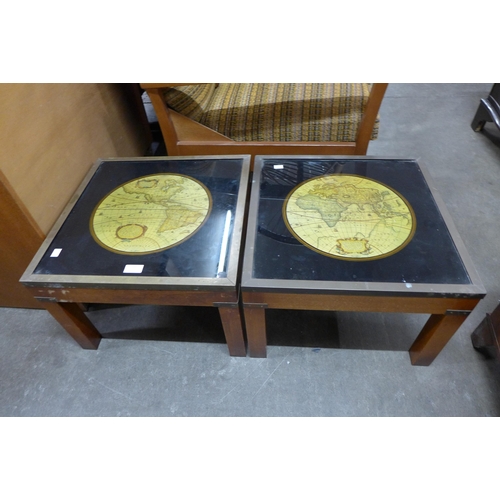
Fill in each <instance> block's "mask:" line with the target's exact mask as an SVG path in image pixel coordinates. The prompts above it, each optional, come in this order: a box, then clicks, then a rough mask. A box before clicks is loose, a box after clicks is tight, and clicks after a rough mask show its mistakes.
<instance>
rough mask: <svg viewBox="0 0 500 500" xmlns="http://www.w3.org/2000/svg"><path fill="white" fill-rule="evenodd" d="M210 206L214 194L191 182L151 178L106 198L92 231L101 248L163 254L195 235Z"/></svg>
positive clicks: (129, 184) (171, 177) (92, 222)
mask: <svg viewBox="0 0 500 500" xmlns="http://www.w3.org/2000/svg"><path fill="white" fill-rule="evenodd" d="M211 206H212V198H211V196H210V192H209V191H208V189H207V188H206V187H205V186H204V185H203V184H201V183H200V182H198V181H197V180H195V179H193V178H192V177H188V176H186V175H181V174H158V175H148V176H145V177H139V178H136V179H133V180H131V181H129V182H127V183H126V184H123V185H121V186H119V187H117V188H116V189H114V190H113V191H111V192H110V193H109V194H108V195H107V196H105V197H104V198H103V199H102V200H101V201H100V203H99V204H98V205H97V206H96V208H95V210H94V212H93V214H92V217H91V220H90V230H91V233H92V236H93V237H94V239H95V240H96V241H97V243H99V245H101V246H103V247H104V248H106V249H108V250H111V251H112V252H116V253H121V254H147V253H153V252H159V251H162V250H165V249H167V248H170V247H172V246H174V245H178V244H179V243H182V242H183V241H185V240H186V239H187V238H189V237H190V236H192V235H193V234H194V233H195V232H196V231H197V230H198V229H199V228H200V227H201V226H202V225H203V223H204V222H205V221H206V219H207V218H208V215H209V213H210V210H211Z"/></svg>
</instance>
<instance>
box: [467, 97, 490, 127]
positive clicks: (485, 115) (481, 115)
mask: <svg viewBox="0 0 500 500" xmlns="http://www.w3.org/2000/svg"><path fill="white" fill-rule="evenodd" d="M490 121H491V116H490V113H489V111H488V107H487V105H486V102H485V100H484V99H481V102H480V104H479V107H478V108H477V111H476V115H475V116H474V119H473V120H472V123H471V127H472V129H473V130H474V132H480V131H481V130H483V127H484V124H485V123H486V122H490Z"/></svg>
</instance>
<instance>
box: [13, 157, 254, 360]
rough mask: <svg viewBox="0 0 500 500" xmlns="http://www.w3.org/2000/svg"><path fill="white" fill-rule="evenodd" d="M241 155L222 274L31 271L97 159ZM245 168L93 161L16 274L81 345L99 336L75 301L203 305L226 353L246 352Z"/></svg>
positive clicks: (246, 164)
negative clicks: (217, 163)
mask: <svg viewBox="0 0 500 500" xmlns="http://www.w3.org/2000/svg"><path fill="white" fill-rule="evenodd" d="M224 158H225V159H229V158H241V159H243V168H242V172H241V179H240V187H239V192H238V200H237V204H236V209H235V216H234V225H233V234H232V238H231V243H230V246H229V261H228V264H227V266H228V267H227V273H226V276H220V277H214V278H195V277H189V278H180V277H141V276H130V275H129V276H90V275H85V276H81V275H45V274H36V273H35V269H36V267H37V265H38V263H39V262H40V260H41V259H42V257H43V256H44V254H45V252H46V251H47V249H48V247H49V246H50V245H51V243H52V241H53V240H54V238H55V237H56V236H57V233H58V231H59V229H60V228H61V226H62V225H63V224H64V222H65V220H66V218H67V216H68V215H69V213H70V212H71V210H72V208H73V207H74V205H75V204H76V203H77V201H78V199H79V196H80V195H81V194H82V193H83V191H84V189H85V187H86V186H87V184H88V183H89V182H90V180H91V179H92V176H93V175H94V173H95V171H96V170H97V168H98V167H99V165H100V164H101V163H102V161H108V162H109V161H121V162H123V161H152V160H154V161H161V160H162V159H164V160H189V159H194V160H196V159H224ZM249 171H250V156H249V155H233V156H229V155H227V156H189V157H172V156H169V157H165V158H161V157H154V158H153V159H152V158H148V157H145V158H110V159H106V160H98V161H97V162H96V163H95V165H94V167H93V168H92V169H91V171H90V172H89V173H88V175H87V176H86V177H85V179H84V180H83V182H82V183H81V185H80V187H79V188H78V190H77V191H76V193H75V195H74V196H73V197H72V200H71V202H70V203H69V204H68V206H67V207H66V208H65V210H64V211H63V213H62V214H61V216H60V217H59V219H58V221H57V222H56V224H55V225H54V227H53V228H52V230H51V231H50V232H49V234H48V235H47V238H46V240H45V241H44V243H43V244H42V246H41V247H40V249H39V251H38V252H37V254H36V255H35V257H34V258H33V260H32V262H31V264H30V265H29V266H28V268H27V269H26V271H25V273H24V274H23V276H22V278H21V280H20V281H21V283H23V284H24V285H25V286H26V287H28V290H29V291H31V293H32V295H33V296H34V297H35V298H36V299H37V300H39V301H40V302H41V304H42V305H43V306H44V307H45V309H46V310H47V311H48V312H49V313H50V314H51V315H52V316H53V317H54V318H55V319H56V320H57V321H58V322H59V324H60V325H61V326H62V327H63V328H64V329H65V330H66V331H67V332H68V333H69V334H70V335H71V336H72V337H73V339H74V340H75V341H76V342H77V343H78V344H79V345H80V346H81V347H82V348H84V349H97V348H98V346H99V343H100V341H101V338H102V337H101V334H100V333H99V332H98V331H97V329H96V328H95V326H94V325H93V324H92V322H91V321H90V320H89V318H88V317H87V315H86V314H85V312H84V308H83V307H82V306H81V304H134V305H142V304H144V305H160V306H209V307H217V308H218V310H219V314H220V318H221V321H222V326H223V329H224V334H225V337H226V341H227V346H228V350H229V354H230V355H231V356H246V347H245V339H244V333H243V320H242V317H241V313H240V304H239V281H238V280H239V275H238V271H239V262H240V246H241V238H242V234H243V226H244V213H245V206H246V195H247V190H248V177H249Z"/></svg>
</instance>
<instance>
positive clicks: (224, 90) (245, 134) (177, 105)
mask: <svg viewBox="0 0 500 500" xmlns="http://www.w3.org/2000/svg"><path fill="white" fill-rule="evenodd" d="M370 89H371V85H370V84H368V83H269V84H267V83H222V84H219V85H218V86H216V85H214V84H200V85H189V86H184V87H175V88H171V89H168V90H167V91H166V93H165V98H166V102H167V105H168V106H169V107H171V108H172V109H174V110H175V111H177V112H179V113H182V114H184V115H186V116H188V117H189V118H191V119H193V120H195V121H197V122H200V123H202V124H203V125H206V126H207V127H209V128H211V129H213V130H216V131H217V132H219V133H221V134H223V135H225V136H227V137H229V138H230V139H233V140H235V141H273V142H276V141H279V142H290V141H321V142H330V141H331V142H354V141H355V140H356V134H357V130H358V126H359V124H360V121H361V118H362V115H363V111H364V108H365V106H366V103H367V100H368V97H369V94H370ZM377 134H378V119H377V121H376V124H375V127H374V130H373V134H372V139H376V137H377Z"/></svg>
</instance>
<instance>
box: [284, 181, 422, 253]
mask: <svg viewBox="0 0 500 500" xmlns="http://www.w3.org/2000/svg"><path fill="white" fill-rule="evenodd" d="M283 218H284V221H285V224H286V226H287V227H288V229H289V231H290V232H291V233H292V235H293V236H294V237H295V238H296V239H298V240H299V241H300V242H301V243H303V244H304V245H306V246H307V247H309V248H311V249H312V250H314V251H316V252H319V253H321V254H323V255H326V256H328V257H332V258H338V259H344V260H374V259H380V258H383V257H387V256H389V255H392V254H394V253H396V252H398V251H400V250H401V249H402V248H404V247H405V246H406V245H407V244H408V243H409V242H410V241H411V239H412V237H413V235H414V233H415V229H416V219H415V214H414V212H413V209H412V208H411V206H410V204H409V203H408V202H407V201H406V200H405V199H404V198H403V196H402V195H400V194H399V193H397V192H396V191H395V190H393V189H392V188H390V187H389V186H386V185H385V184H382V183H380V182H378V181H375V180H372V179H368V178H366V177H361V176H357V175H348V174H331V175H325V176H321V177H315V178H312V179H309V180H307V181H305V182H303V183H301V184H299V185H298V186H297V187H296V188H294V189H293V190H292V191H291V192H290V193H289V195H288V197H287V198H286V200H285V202H284V204H283Z"/></svg>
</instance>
